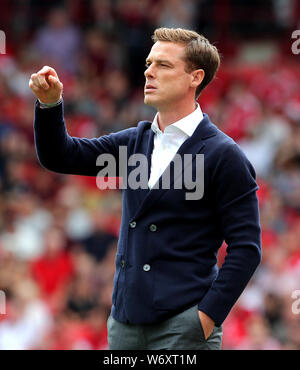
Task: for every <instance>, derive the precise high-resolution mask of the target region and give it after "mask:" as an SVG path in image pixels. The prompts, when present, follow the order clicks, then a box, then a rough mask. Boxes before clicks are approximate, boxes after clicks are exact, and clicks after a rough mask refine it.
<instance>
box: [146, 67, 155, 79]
mask: <svg viewBox="0 0 300 370" xmlns="http://www.w3.org/2000/svg"><path fill="white" fill-rule="evenodd" d="M144 75H145V77H146V78H153V77H154V72H153V67H152V65H150V66H149V67H148V68H147V69H146V70H145V72H144Z"/></svg>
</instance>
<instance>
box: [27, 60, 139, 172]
mask: <svg viewBox="0 0 300 370" xmlns="http://www.w3.org/2000/svg"><path fill="white" fill-rule="evenodd" d="M29 87H30V88H31V90H32V91H33V93H34V95H35V96H36V98H37V99H38V100H37V102H36V106H35V117H34V135H35V145H36V151H37V155H38V159H39V161H40V163H41V165H42V166H44V167H45V168H47V169H49V170H51V171H54V172H59V173H65V174H74V175H88V176H96V174H97V173H98V171H99V170H100V168H99V167H97V166H96V161H97V158H98V156H99V155H100V154H104V153H106V154H111V155H113V157H114V158H115V160H116V161H117V160H118V147H119V146H120V145H124V146H126V145H128V141H129V138H130V136H131V137H132V134H133V131H134V130H135V128H130V129H126V130H123V131H119V132H117V133H112V134H110V135H105V136H102V137H100V138H94V139H85V138H76V137H71V136H69V135H68V132H67V129H66V126H65V122H64V111H63V101H62V91H63V85H62V83H61V82H60V80H59V78H58V75H57V73H56V71H55V70H54V69H53V68H51V67H48V66H45V67H43V68H42V69H41V70H40V71H39V72H38V73H34V74H33V75H32V76H31V78H30V82H29ZM116 164H117V168H118V162H116ZM116 176H118V174H117V173H116Z"/></svg>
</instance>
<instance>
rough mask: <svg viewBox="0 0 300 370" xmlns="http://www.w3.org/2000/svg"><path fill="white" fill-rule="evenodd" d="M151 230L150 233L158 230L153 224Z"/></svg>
mask: <svg viewBox="0 0 300 370" xmlns="http://www.w3.org/2000/svg"><path fill="white" fill-rule="evenodd" d="M149 229H150V231H152V232H154V231H156V230H157V226H156V225H154V224H152V225H150V227H149Z"/></svg>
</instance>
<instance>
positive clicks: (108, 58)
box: [0, 0, 300, 349]
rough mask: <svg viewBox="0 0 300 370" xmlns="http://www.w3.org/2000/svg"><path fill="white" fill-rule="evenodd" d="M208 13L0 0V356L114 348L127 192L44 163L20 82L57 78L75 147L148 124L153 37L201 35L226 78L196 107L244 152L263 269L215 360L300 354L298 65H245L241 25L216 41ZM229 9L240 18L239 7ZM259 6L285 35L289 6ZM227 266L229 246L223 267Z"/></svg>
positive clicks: (160, 5) (287, 61)
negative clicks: (275, 352) (236, 354)
mask: <svg viewBox="0 0 300 370" xmlns="http://www.w3.org/2000/svg"><path fill="white" fill-rule="evenodd" d="M2 2H3V4H2ZM4 3H7V6H3V8H2V5H5V4H4ZM213 3H214V2H213V1H211V2H208V1H205V0H203V1H194V0H185V1H177V0H168V1H163V0H147V1H139V0H129V1H117V0H115V1H114V0H101V1H100V0H98V1H97V0H90V1H81V0H72V1H54V0H51V1H50V0H48V1H46V0H45V1H43V2H40V1H34V0H31V1H22V0H15V1H7V2H6V0H1V13H2V14H1V15H0V20H1V21H2V24H3V25H4V26H5V27H6V29H5V27H2V28H3V29H5V31H6V37H7V53H6V54H5V55H0V290H1V291H3V292H4V293H5V296H6V307H5V308H6V313H5V314H1V312H0V349H107V348H108V347H107V338H106V334H107V333H106V320H107V317H108V315H109V313H110V308H111V294H112V286H113V275H114V269H115V266H114V260H115V253H116V248H117V240H118V234H119V228H120V219H121V192H120V191H119V190H114V191H112V190H102V191H100V190H99V189H98V188H97V186H96V179H95V178H90V177H83V176H72V175H68V176H66V175H59V174H55V173H52V172H50V171H47V170H45V169H44V168H42V167H41V166H40V165H39V163H38V160H37V156H36V152H35V148H34V137H33V127H32V126H33V114H34V103H35V99H34V97H33V95H32V93H31V91H30V89H29V87H28V82H29V78H30V75H31V74H32V73H34V72H36V71H38V70H39V69H41V68H42V67H43V66H44V65H50V66H52V67H53V68H55V69H56V70H57V72H58V75H59V77H60V79H61V81H62V82H63V84H64V102H65V120H66V123H67V127H68V132H69V134H70V135H72V136H79V137H98V136H101V135H103V134H107V133H110V132H113V131H118V130H121V129H124V128H127V127H131V126H136V124H137V122H138V121H139V120H145V119H148V120H150V121H151V120H152V119H153V117H154V114H155V111H154V110H153V109H152V108H149V107H147V106H145V105H144V104H143V82H144V75H143V71H144V64H145V57H146V56H147V54H148V52H149V49H150V48H151V45H152V41H151V34H152V32H153V30H154V29H155V28H157V27H159V26H166V27H186V28H192V29H196V30H198V31H201V32H202V31H203V32H204V33H205V36H207V37H211V38H212V41H214V42H215V44H216V46H217V47H218V48H219V49H220V50H221V53H222V55H223V63H222V67H221V69H220V71H219V73H218V75H217V78H216V79H215V81H214V82H213V83H212V84H211V85H210V86H209V87H208V88H207V89H206V90H205V91H204V92H203V94H202V95H201V96H200V98H199V103H200V106H201V108H202V110H203V111H204V112H206V113H207V114H209V116H210V118H211V119H212V121H213V122H215V124H216V125H217V126H218V127H219V128H220V129H221V130H223V131H224V132H225V133H226V134H228V135H230V136H231V137H232V138H233V139H234V140H236V141H237V142H238V144H239V145H240V146H241V148H242V149H243V150H244V152H245V153H246V155H247V156H248V158H249V160H250V161H251V162H252V164H253V166H254V168H255V170H256V173H257V181H258V184H259V187H260V189H259V191H258V197H259V202H260V215H261V224H262V247H263V260H262V263H261V265H260V266H259V268H258V270H257V271H256V273H255V275H254V277H253V279H252V280H251V283H250V284H249V285H248V287H247V288H246V290H245V291H244V293H243V294H242V295H241V297H240V298H239V300H238V302H237V304H236V305H235V307H234V309H233V310H232V312H231V313H230V315H229V317H228V318H227V320H226V321H225V323H224V325H223V331H224V336H223V348H224V349H300V330H299V328H300V313H297V312H298V311H299V310H300V303H299V305H298V306H299V307H298V310H295V309H293V308H292V307H293V304H294V306H295V303H296V302H295V299H296V298H297V296H295V294H296V293H295V291H297V290H299V289H300V84H299V79H300V68H299V57H297V56H295V55H292V53H291V51H290V49H288V52H287V48H286V47H282V45H281V44H278V43H276V40H275V41H274V43H275V44H276V47H277V49H276V50H277V52H276V53H275V54H272V57H271V58H269V59H268V60H264V61H263V62H260V63H258V62H256V63H254V62H252V63H250V62H247V61H245V59H243V57H242V55H241V53H240V49H241V46H242V45H243V42H242V41H243V38H240V39H238V36H239V32H240V34H242V32H244V31H245V29H244V28H245V27H244V28H243V27H241V24H242V25H243V23H241V22H240V25H239V24H238V22H234V23H232V24H231V26H230V27H229V28H228V26H227V28H225V30H227V34H228V32H233V35H234V36H233V38H232V40H234V42H232V43H231V44H230V43H229V42H228V39H226V40H224V43H222V42H221V41H220V40H222V38H221V35H219V34H218V32H217V31H223V30H224V27H225V26H224V22H225V21H224V19H223V22H222V17H221V16H220V14H219V18H218V17H216V18H214V19H216V20H218V19H219V21H220V25H221V26H222V27H219V28H218V27H217V26H216V27H215V28H214V23H213V21H212V18H211V15H212V14H213V9H212V7H211V4H213ZM224 3H225V2H224ZM232 3H234V5H235V8H234V9H235V11H236V12H237V10H238V9H239V8H238V6H239V3H241V2H239V1H237V0H235V1H232ZM246 3H247V4H248V3H250V2H248V1H246V2H244V6H245V4H246ZM253 3H256V2H255V1H254V2H253ZM266 3H268V4H269V5H270V6H271V5H272V6H273V8H272V9H273V11H274V17H273V18H268V19H269V21H270V22H271V20H272V22H274V24H275V25H276V27H274V29H276V30H277V32H278V30H279V31H281V32H283V31H284V29H288V26H287V22H288V19H289V17H292V16H294V15H295V13H294V12H293V11H291V9H292V8H291V7H292V5H293V4H294V5H295V2H293V1H286V2H285V4H286V5H287V4H289V5H290V7H286V9H285V13H281V12H279V10H278V9H279V8H280V4H281V3H283V2H280V1H273V2H272V1H268V2H264V4H266ZM62 5H63V6H62ZM281 5H282V4H281ZM282 8H283V5H282ZM205 14H206V15H207V17H205ZM276 14H277V15H276ZM278 14H280V15H278ZM284 14H285V17H283V15H284ZM299 14H300V13H298V15H299ZM223 15H224V14H223ZM251 19H252V18H251V17H249V19H248V20H251ZM253 19H254V18H253ZM255 19H258V20H259V17H256V18H255ZM262 19H263V18H262ZM290 19H292V18H290ZM298 21H300V17H299V19H298ZM261 23H262V24H265V22H263V21H262V22H261ZM299 26H300V23H299ZM258 29H259V27H258V28H257V29H256V31H257V30H258ZM243 30H244V31H243ZM248 31H249V30H248ZM263 32H265V30H263ZM243 35H244V34H243ZM243 37H244V36H243ZM245 37H246V36H245ZM287 41H288V42H290V40H287ZM252 53H253V50H252ZM254 54H255V50H254ZM254 56H255V55H254ZM225 255H226V245H225V244H224V245H223V246H222V248H221V250H220V253H219V262H218V263H219V266H221V264H222V262H223V260H224V256H225ZM293 292H294V293H293ZM299 293H300V292H299ZM299 296H300V294H299Z"/></svg>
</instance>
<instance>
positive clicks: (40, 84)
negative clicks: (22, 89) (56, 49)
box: [29, 66, 63, 104]
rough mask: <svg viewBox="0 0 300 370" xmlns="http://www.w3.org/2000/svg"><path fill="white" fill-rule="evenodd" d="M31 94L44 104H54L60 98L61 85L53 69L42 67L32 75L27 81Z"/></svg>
mask: <svg viewBox="0 0 300 370" xmlns="http://www.w3.org/2000/svg"><path fill="white" fill-rule="evenodd" d="M29 87H30V88H31V90H32V91H33V94H34V95H35V96H36V97H37V98H38V99H39V100H40V101H41V102H42V103H45V104H52V103H56V102H58V101H59V99H61V97H62V91H63V84H62V83H61V82H60V81H59V78H58V76H57V73H56V71H55V69H53V68H51V67H48V66H44V67H43V68H42V69H41V70H40V71H39V72H37V73H33V74H32V75H31V78H30V81H29Z"/></svg>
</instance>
